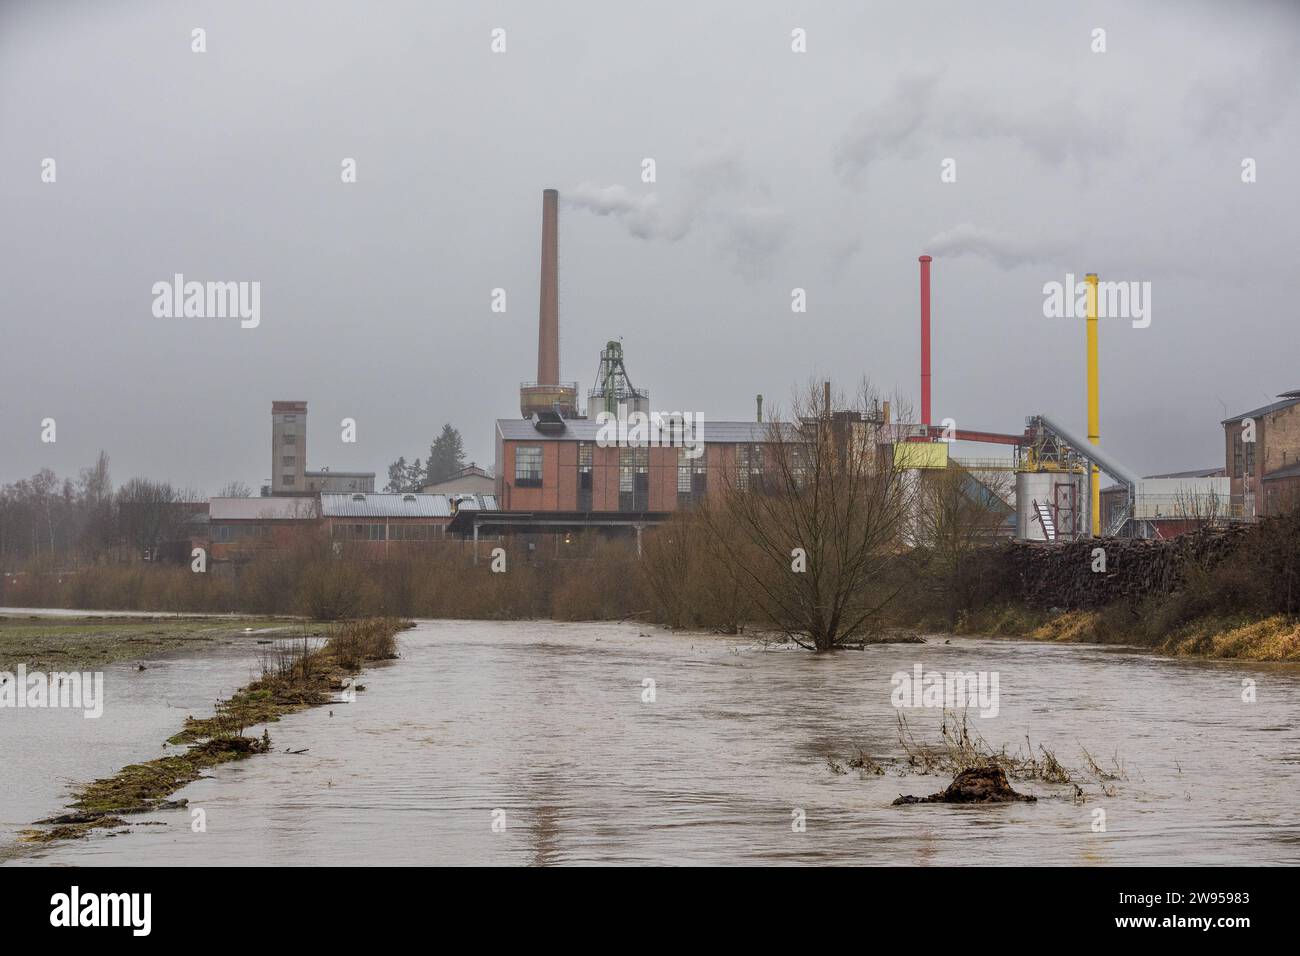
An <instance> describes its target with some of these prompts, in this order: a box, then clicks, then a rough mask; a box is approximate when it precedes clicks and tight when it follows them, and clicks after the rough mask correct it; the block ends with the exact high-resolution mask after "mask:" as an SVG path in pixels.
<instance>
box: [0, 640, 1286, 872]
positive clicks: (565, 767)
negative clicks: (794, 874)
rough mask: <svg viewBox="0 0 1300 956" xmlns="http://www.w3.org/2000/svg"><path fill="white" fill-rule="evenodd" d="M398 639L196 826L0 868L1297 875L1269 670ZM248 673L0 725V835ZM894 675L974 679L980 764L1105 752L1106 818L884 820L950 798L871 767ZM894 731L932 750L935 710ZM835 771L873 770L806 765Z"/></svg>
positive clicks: (209, 663)
mask: <svg viewBox="0 0 1300 956" xmlns="http://www.w3.org/2000/svg"><path fill="white" fill-rule="evenodd" d="M401 640H402V648H401V650H402V659H401V660H400V661H398V662H396V663H395V664H392V665H385V666H380V667H375V668H372V669H371V670H369V671H367V672H366V674H365V675H364V677H363V678H362V683H364V684H365V685H366V690H365V691H364V692H363V693H361V694H359V695H358V698H357V701H356V702H355V703H350V704H349V703H339V704H335V705H334V706H333V707H331V708H318V709H314V710H311V711H305V712H302V713H299V714H295V715H291V716H290V717H288V718H286V719H284V720H282V721H280V722H279V723H277V724H273V725H271V728H270V729H271V733H272V737H273V738H274V747H275V750H276V751H277V752H276V753H273V754H271V755H268V756H265V757H255V758H252V759H249V760H246V761H241V762H239V763H234V764H227V765H224V766H222V767H219V768H216V769H215V771H214V772H212V773H211V775H210V776H209V777H207V778H205V779H203V780H200V781H198V782H196V783H193V784H191V785H190V786H188V787H186V788H185V789H184V790H183V791H181V793H180V794H179V796H180V797H183V798H185V799H187V800H189V803H190V808H189V810H190V811H192V810H200V809H201V810H202V811H203V814H204V818H205V822H206V830H205V831H203V832H195V828H194V827H193V826H192V822H193V820H194V815H193V814H192V813H191V812H189V811H186V810H181V811H167V812H162V813H157V814H151V815H148V816H145V817H139V818H133V826H132V827H131V830H132V832H131V833H130V834H129V835H125V836H118V837H109V836H106V835H96V836H93V837H91V838H89V839H86V840H82V841H76V842H69V843H64V844H56V845H51V846H46V847H39V848H34V849H33V848H24V849H22V850H18V851H15V850H14V849H13V848H12V847H10V849H9V850H8V851H7V853H6V856H7V857H8V858H9V859H8V862H9V863H10V864H22V863H44V864H50V863H53V864H90V865H94V864H153V865H173V864H211V865H219V864H266V865H274V864H311V863H329V864H350V865H367V864H384V863H396V864H425V863H428V864H581V863H615V864H639V863H650V864H726V863H749V864H762V863H860V864H921V865H949V864H957V865H960V864H972V863H981V864H1004V865H1014V864H1024V863H1030V864H1098V865H1101V864H1120V865H1129V864H1162V863H1169V864H1191V863H1201V864H1226V863H1244V864H1278V863H1290V864H1294V863H1297V862H1300V812H1298V811H1300V745H1298V744H1297V739H1298V735H1297V734H1296V732H1295V726H1296V716H1297V713H1298V712H1300V671H1297V670H1296V669H1295V668H1292V667H1283V666H1269V665H1236V664H1223V663H1205V662H1194V661H1183V660H1171V659H1167V658H1161V657H1154V656H1150V655H1147V654H1143V653H1140V652H1136V651H1126V650H1115V649H1104V648H1097V647H1087V646H1078V645H1075V646H1061V645H1047V644H1034V643H1025V642H1010V641H990V640H967V639H956V638H954V639H953V640H952V642H951V643H950V644H945V643H943V640H944V639H943V638H937V639H933V640H932V641H931V643H928V644H924V645H915V644H897V645H886V646H880V647H873V648H870V649H868V650H865V651H862V652H846V653H841V654H837V655H833V656H826V657H814V656H813V655H810V654H808V653H807V652H803V651H797V650H790V649H785V648H765V647H764V646H762V645H760V644H755V643H753V642H752V641H749V640H745V639H730V638H720V637H712V636H701V635H677V634H670V633H666V632H662V631H658V630H653V629H649V628H646V627H643V626H636V625H626V624H556V623H546V622H511V623H498V622H423V623H421V624H419V625H418V626H417V628H416V629H414V630H412V631H407V632H405V633H404V634H403V635H402V639H401ZM253 653H254V651H253V648H251V647H247V646H246V647H243V648H239V647H230V648H225V649H222V650H221V651H220V652H211V651H205V652H204V653H203V654H202V656H196V657H192V658H186V659H183V660H173V661H172V662H170V664H169V666H168V667H167V668H166V669H159V670H157V671H155V670H154V669H152V668H151V669H150V671H146V672H143V673H142V674H137V675H135V676H138V677H142V676H145V675H151V685H150V686H148V687H146V686H144V685H142V684H138V685H137V687H136V688H135V691H134V692H129V691H128V690H125V689H119V690H117V691H114V690H112V686H111V685H110V696H109V701H108V709H107V711H106V713H105V716H104V717H103V718H101V723H102V724H103V728H102V729H99V730H98V731H97V732H96V733H94V734H92V735H89V736H87V735H86V734H84V733H82V734H77V733H76V732H74V731H71V730H66V729H61V728H60V727H59V726H57V724H56V723H55V722H54V721H48V722H47V720H46V719H45V718H44V717H41V716H34V715H32V714H31V713H28V714H26V715H24V719H26V720H27V723H26V724H25V725H23V724H15V723H14V722H13V721H12V720H11V718H12V716H13V714H12V713H3V712H0V760H2V761H3V766H4V767H5V768H6V772H5V774H4V780H3V781H2V782H0V820H3V821H4V822H5V825H6V826H11V825H12V824H13V823H14V822H15V821H20V822H24V823H25V822H27V821H29V820H30V819H33V818H34V817H36V816H39V815H45V814H47V813H50V812H53V811H56V810H57V809H58V808H59V806H60V800H59V799H58V798H57V795H58V794H59V793H60V792H61V791H62V790H65V789H66V784H67V783H68V782H70V781H72V780H75V779H84V778H85V777H86V776H87V774H88V773H90V772H92V769H93V772H95V773H97V772H101V771H106V770H108V769H112V767H111V766H109V765H114V766H120V765H121V764H123V763H126V762H129V760H131V759H141V758H147V757H150V756H154V755H155V754H156V753H158V752H159V751H158V744H159V742H160V741H161V740H162V739H163V738H164V737H165V736H167V734H169V733H171V732H173V731H174V730H175V729H176V728H177V727H178V726H179V723H180V718H181V717H183V716H184V713H185V712H189V711H191V710H193V711H196V712H197V711H199V710H203V708H202V707H199V706H196V705H198V704H202V703H203V702H204V701H206V700H208V699H209V698H211V697H212V695H213V692H214V690H215V689H217V688H219V687H220V688H225V689H226V690H229V689H231V688H232V687H233V686H234V685H237V684H238V683H240V682H241V678H246V676H247V673H248V670H249V667H250V664H251V661H252V660H253V656H252V655H253ZM241 655H242V656H241ZM918 663H919V664H921V665H922V667H923V668H924V669H925V670H926V671H927V672H932V671H967V672H969V671H976V672H978V671H985V672H996V673H997V674H998V677H999V683H998V687H999V701H998V703H999V712H998V714H997V716H996V717H987V718H980V717H978V716H975V715H974V712H973V711H972V716H971V717H970V723H971V725H972V726H973V728H974V729H975V730H977V731H978V732H979V733H980V734H981V735H982V736H983V737H984V738H985V739H986V740H987V741H988V742H989V743H990V744H992V745H994V746H1001V745H1002V744H1004V743H1005V744H1007V745H1008V746H1009V749H1010V750H1012V751H1014V750H1016V749H1017V747H1023V741H1024V738H1025V735H1026V734H1028V735H1030V736H1031V738H1032V740H1033V742H1034V743H1035V744H1037V743H1039V742H1040V741H1041V742H1042V743H1044V744H1046V745H1047V746H1048V747H1051V748H1052V749H1054V750H1055V752H1056V754H1057V757H1058V758H1059V759H1060V760H1061V762H1062V763H1063V764H1065V765H1066V766H1067V767H1068V768H1070V769H1073V770H1076V771H1081V770H1082V768H1083V766H1084V760H1083V758H1082V755H1081V747H1086V748H1087V749H1088V750H1089V751H1091V752H1092V753H1093V755H1094V756H1096V757H1097V758H1098V761H1099V762H1101V763H1103V764H1105V765H1108V766H1109V765H1110V763H1111V758H1112V757H1113V756H1115V755H1117V756H1118V758H1119V760H1120V761H1121V762H1122V763H1123V766H1124V769H1125V771H1126V774H1127V778H1126V779H1121V780H1117V781H1114V782H1113V786H1114V787H1115V793H1114V795H1113V796H1105V795H1103V794H1102V793H1101V790H1100V787H1099V786H1098V785H1097V784H1096V783H1095V782H1094V781H1093V778H1092V777H1091V776H1089V775H1087V774H1081V775H1080V779H1082V780H1083V787H1084V791H1085V796H1086V802H1084V803H1082V804H1079V803H1076V802H1075V801H1073V800H1072V799H1070V797H1071V795H1072V792H1073V788H1072V787H1067V786H1055V785H1047V784H1042V783H1036V782H1020V781H1018V782H1016V784H1015V785H1016V786H1017V788H1018V789H1022V790H1027V791H1028V792H1031V793H1034V794H1036V795H1037V796H1038V797H1039V800H1038V802H1037V803H1021V804H1011V805H1001V806H980V807H954V806H942V805H922V806H910V807H893V806H891V805H890V801H892V800H893V799H894V798H895V797H896V796H898V795H899V794H900V793H915V794H927V793H932V792H934V791H936V790H939V789H942V787H943V786H944V785H946V784H947V783H948V782H949V780H950V777H941V776H935V775H930V776H923V775H917V774H915V773H911V772H909V773H906V774H903V775H900V774H899V773H898V772H897V770H896V768H897V764H892V765H891V763H890V761H891V760H894V761H898V760H899V758H901V757H902V756H903V752H902V748H901V747H900V745H899V742H898V734H897V727H896V715H897V710H896V709H895V707H894V706H893V703H892V702H891V691H892V687H891V681H890V679H891V675H893V674H894V673H895V672H898V671H905V672H909V673H910V672H912V670H913V667H914V665H916V664H918ZM647 679H649V680H653V681H654V691H655V694H654V697H655V699H654V700H653V702H650V701H645V700H643V697H644V696H646V695H645V690H646V688H645V685H644V683H643V682H644V681H646V680H647ZM1244 679H1249V680H1253V681H1254V682H1255V686H1256V695H1257V699H1256V700H1255V701H1254V702H1253V703H1247V702H1244V701H1243V700H1242V689H1243V688H1242V682H1243V680H1244ZM132 693H134V695H135V696H134V697H133V696H132ZM119 695H120V696H119ZM132 701H134V704H133V703H132ZM149 701H153V705H150V704H149ZM133 706H134V707H136V708H137V710H136V712H135V714H134V716H132V707H133ZM331 710H332V712H333V716H331V715H330V711H331ZM907 715H908V719H909V722H910V724H911V726H912V728H913V732H914V733H915V735H916V736H917V737H918V738H921V739H929V740H937V738H938V733H939V727H940V722H941V719H942V718H941V715H940V712H939V711H938V710H935V709H924V708H921V709H912V710H909V711H907ZM70 719H71V718H70ZM75 720H81V718H80V717H79V716H78V717H76V718H75ZM86 723H90V722H89V721H87V722H86ZM256 732H260V729H258V730H257V731H256ZM15 734H20V735H21V738H22V739H21V743H18V742H16V737H15ZM303 748H306V749H307V750H308V752H307V753H305V754H298V755H293V754H286V753H284V752H283V751H284V750H286V749H290V750H301V749H303ZM859 749H861V750H863V751H866V752H868V753H869V754H871V755H872V756H873V757H875V758H876V759H877V760H879V761H881V762H882V763H883V764H885V766H886V767H887V768H891V769H887V772H886V773H885V774H884V775H883V776H877V775H866V776H864V775H862V774H860V773H859V772H858V771H857V770H852V769H849V770H847V772H844V773H836V772H835V771H834V770H832V768H831V767H830V766H829V765H828V761H827V758H828V756H831V757H834V758H836V760H837V761H839V762H840V763H843V762H845V761H847V759H848V758H850V757H852V756H853V755H854V754H855V753H856V752H857V751H858V750H859ZM128 754H130V755H129V756H128ZM15 755H17V758H18V759H17V764H16V766H17V768H18V770H19V772H18V773H17V774H14V773H12V772H11V771H12V769H13V768H14V767H15V763H14V762H12V761H14V759H15ZM1099 809H1100V810H1104V811H1105V829H1104V831H1100V830H1098V829H1097V828H1096V827H1097V823H1098V818H1097V816H1096V814H1095V811H1097V810H1099ZM800 812H801V813H802V818H803V819H804V821H805V823H806V829H804V831H803V832H795V829H794V828H793V827H792V823H793V822H794V821H795V820H796V819H797V818H798V816H799V814H800ZM494 824H495V826H494Z"/></svg>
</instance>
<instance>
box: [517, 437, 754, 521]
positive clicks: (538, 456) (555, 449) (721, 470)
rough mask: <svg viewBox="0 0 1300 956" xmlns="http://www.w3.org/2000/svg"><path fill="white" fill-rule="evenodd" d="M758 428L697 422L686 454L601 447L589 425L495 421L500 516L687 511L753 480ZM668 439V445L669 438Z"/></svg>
mask: <svg viewBox="0 0 1300 956" xmlns="http://www.w3.org/2000/svg"><path fill="white" fill-rule="evenodd" d="M770 427H771V426H769V425H768V424H767V423H764V422H704V423H702V424H701V425H700V427H699V431H698V434H699V435H701V436H702V448H703V451H702V453H699V454H695V452H696V451H697V449H696V448H694V447H683V446H678V447H672V446H668V447H664V446H662V445H650V444H642V445H632V444H621V445H609V444H604V445H602V443H601V441H600V435H601V428H602V426H601V425H600V424H599V423H597V422H595V421H591V420H581V419H579V420H574V421H561V422H559V423H558V425H557V424H555V423H548V422H547V421H546V420H544V419H540V418H539V419H535V420H521V419H516V418H503V419H498V420H497V423H496V448H497V464H496V494H497V500H498V501H499V502H500V503H501V508H502V510H507V511H577V512H589V511H592V512H602V511H603V512H625V513H626V512H659V513H666V512H672V511H676V510H677V509H678V508H687V507H690V506H691V504H692V503H694V502H696V501H698V500H700V499H702V498H703V497H704V496H705V495H707V494H710V493H712V492H716V491H720V490H721V489H723V488H724V487H725V485H726V482H727V481H728V480H733V481H735V482H736V483H737V484H738V485H739V486H740V487H745V486H746V485H747V484H748V479H749V478H750V476H751V475H757V474H761V472H762V467H763V464H762V463H763V455H762V446H763V445H764V444H765V443H766V442H768V441H769V440H770V436H771V433H770V430H769V429H770ZM669 440H670V441H671V440H675V439H672V438H670V439H669Z"/></svg>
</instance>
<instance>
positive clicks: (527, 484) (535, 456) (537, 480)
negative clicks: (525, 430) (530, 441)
mask: <svg viewBox="0 0 1300 956" xmlns="http://www.w3.org/2000/svg"><path fill="white" fill-rule="evenodd" d="M515 484H516V485H518V486H519V487H520V488H540V487H542V446H541V445H520V446H518V447H517V448H515Z"/></svg>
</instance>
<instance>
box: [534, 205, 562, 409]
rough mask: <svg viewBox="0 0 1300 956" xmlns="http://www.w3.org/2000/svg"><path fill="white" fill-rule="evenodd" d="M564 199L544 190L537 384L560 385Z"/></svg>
mask: <svg viewBox="0 0 1300 956" xmlns="http://www.w3.org/2000/svg"><path fill="white" fill-rule="evenodd" d="M559 202H560V194H559V192H558V191H557V190H554V189H547V190H544V191H543V192H542V294H541V301H540V305H539V309H538V316H537V384H538V385H559V384H560V266H559V257H558V252H559V248H558V247H559V224H558V222H557V218H556V214H557V211H558V207H559Z"/></svg>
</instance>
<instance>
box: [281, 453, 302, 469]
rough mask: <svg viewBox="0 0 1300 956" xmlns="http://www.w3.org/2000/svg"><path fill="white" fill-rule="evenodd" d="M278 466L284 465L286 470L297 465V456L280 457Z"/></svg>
mask: <svg viewBox="0 0 1300 956" xmlns="http://www.w3.org/2000/svg"><path fill="white" fill-rule="evenodd" d="M280 464H282V465H284V467H286V468H293V467H294V466H295V465H297V464H298V456H297V455H284V456H283V457H281V459H280Z"/></svg>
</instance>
